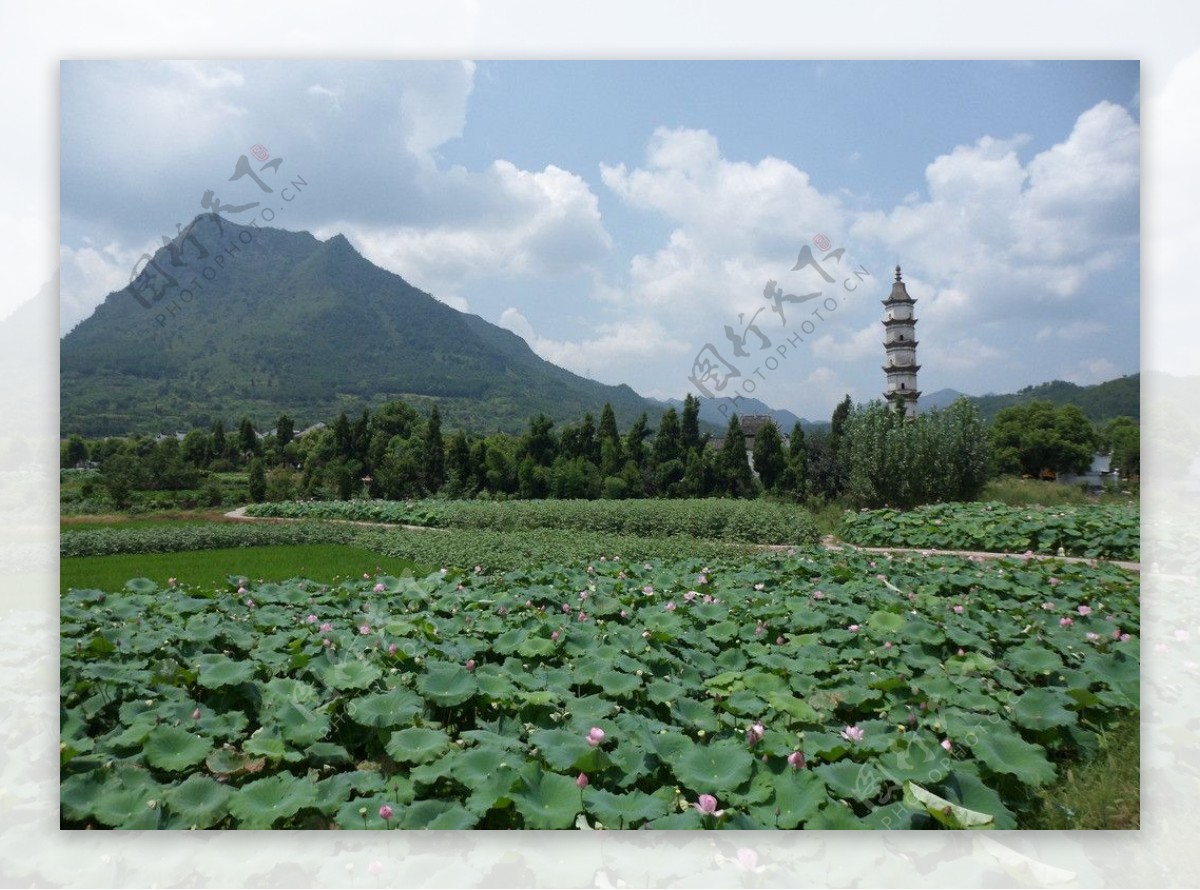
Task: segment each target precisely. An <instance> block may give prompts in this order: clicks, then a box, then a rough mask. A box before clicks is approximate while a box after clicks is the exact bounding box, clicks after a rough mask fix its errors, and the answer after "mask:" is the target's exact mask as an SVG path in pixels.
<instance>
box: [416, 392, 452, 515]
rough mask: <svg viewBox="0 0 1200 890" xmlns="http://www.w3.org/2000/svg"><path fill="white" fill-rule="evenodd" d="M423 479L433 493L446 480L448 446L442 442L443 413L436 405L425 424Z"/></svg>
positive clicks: (426, 486) (427, 488)
mask: <svg viewBox="0 0 1200 890" xmlns="http://www.w3.org/2000/svg"><path fill="white" fill-rule="evenodd" d="M423 442H424V458H423V461H422V473H421V475H422V477H423V478H422V481H423V482H424V483H425V488H426V490H428V491H429V492H430V493H431V494H436V493H437V491H438V489H440V488H441V487H442V484H443V483H444V482H445V481H446V446H445V444H444V443H443V442H442V415H441V413H440V412H439V411H438V406H437V405H434V406H433V410H432V411H430V412H429V422H428V423H426V424H425V435H424V438H423Z"/></svg>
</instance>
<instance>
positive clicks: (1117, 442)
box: [1104, 417, 1142, 479]
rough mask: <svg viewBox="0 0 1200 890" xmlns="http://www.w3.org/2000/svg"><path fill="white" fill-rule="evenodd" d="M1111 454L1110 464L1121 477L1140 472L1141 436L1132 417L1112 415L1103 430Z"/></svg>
mask: <svg viewBox="0 0 1200 890" xmlns="http://www.w3.org/2000/svg"><path fill="white" fill-rule="evenodd" d="M1104 434H1105V438H1106V439H1107V440H1108V443H1109V448H1110V453H1111V455H1112V466H1113V467H1114V468H1115V469H1116V470H1117V471H1118V472H1119V473H1120V474H1121V478H1122V479H1129V478H1131V477H1133V476H1140V475H1141V472H1142V436H1141V428H1140V427H1139V426H1138V422H1137V421H1136V420H1134V419H1133V418H1132V417H1114V418H1113V419H1112V420H1110V421H1109V422H1108V425H1107V426H1106V427H1105V430H1104Z"/></svg>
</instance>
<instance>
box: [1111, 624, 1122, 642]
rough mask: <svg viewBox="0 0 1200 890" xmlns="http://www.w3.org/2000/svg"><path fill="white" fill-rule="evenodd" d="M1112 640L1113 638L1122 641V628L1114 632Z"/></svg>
mask: <svg viewBox="0 0 1200 890" xmlns="http://www.w3.org/2000/svg"><path fill="white" fill-rule="evenodd" d="M1112 638H1113V639H1114V640H1119V639H1121V628H1119V627H1118V628H1117V629H1116V630H1114V631H1113V632H1112Z"/></svg>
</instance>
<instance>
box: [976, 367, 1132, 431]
mask: <svg viewBox="0 0 1200 890" xmlns="http://www.w3.org/2000/svg"><path fill="white" fill-rule="evenodd" d="M1141 382H1142V378H1141V375H1140V374H1127V375H1126V376H1124V377H1118V378H1116V379H1115V380H1108V381H1105V382H1104V383H1097V384H1094V385H1092V386H1079V385H1078V384H1075V383H1067V382H1066V381H1065V380H1052V381H1050V382H1049V383H1040V384H1038V385H1037V386H1027V387H1025V388H1024V389H1021V390H1018V391H1017V392H1015V393H1010V394H1008V395H986V396H968V398H970V399H971V401H972V402H974V403H975V406H976V407H977V408H978V409H979V413H980V415H981V416H982V417H983V419H984V420H985V421H988V422H991V421H992V420H994V419H995V417H996V415H997V414H998V413H999V412H1000V411H1001V409H1003V408H1007V407H1009V406H1010V405H1023V404H1025V403H1026V402H1051V403H1053V404H1054V405H1067V404H1071V405H1077V406H1079V409H1080V410H1081V411H1083V413H1084V414H1085V415H1087V418H1088V420H1090V421H1092V423H1098V424H1102V423H1105V422H1106V421H1109V420H1112V419H1113V418H1114V417H1132V418H1133V419H1134V420H1140V418H1141V416H1142V410H1141Z"/></svg>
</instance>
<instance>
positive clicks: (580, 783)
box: [575, 773, 588, 791]
mask: <svg viewBox="0 0 1200 890" xmlns="http://www.w3.org/2000/svg"><path fill="white" fill-rule="evenodd" d="M575 785H576V787H577V788H579V790H580V791H582V790H583V789H584V788H586V787H587V786H588V777H587V773H580V774H579V775H578V776H576V777H575Z"/></svg>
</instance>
